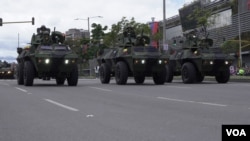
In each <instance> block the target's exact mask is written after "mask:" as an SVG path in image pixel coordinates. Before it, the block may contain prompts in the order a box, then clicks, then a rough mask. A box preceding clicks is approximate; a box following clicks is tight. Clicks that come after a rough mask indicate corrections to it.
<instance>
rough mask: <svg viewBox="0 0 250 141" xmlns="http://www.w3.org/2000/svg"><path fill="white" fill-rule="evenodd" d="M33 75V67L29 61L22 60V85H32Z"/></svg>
mask: <svg viewBox="0 0 250 141" xmlns="http://www.w3.org/2000/svg"><path fill="white" fill-rule="evenodd" d="M34 77H35V68H34V66H33V64H32V63H31V62H30V61H25V62H24V73H23V78H24V85H25V86H32V85H33V81H34Z"/></svg>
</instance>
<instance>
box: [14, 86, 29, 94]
mask: <svg viewBox="0 0 250 141" xmlns="http://www.w3.org/2000/svg"><path fill="white" fill-rule="evenodd" d="M15 88H16V89H18V90H19V91H22V92H25V93H27V90H25V89H22V88H18V87H15Z"/></svg>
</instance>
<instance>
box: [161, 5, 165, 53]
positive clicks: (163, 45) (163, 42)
mask: <svg viewBox="0 0 250 141" xmlns="http://www.w3.org/2000/svg"><path fill="white" fill-rule="evenodd" d="M162 24H163V25H162V27H163V29H162V34H163V39H162V47H163V49H164V47H165V45H166V1H165V0H163V22H162Z"/></svg>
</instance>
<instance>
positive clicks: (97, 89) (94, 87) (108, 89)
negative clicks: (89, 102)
mask: <svg viewBox="0 0 250 141" xmlns="http://www.w3.org/2000/svg"><path fill="white" fill-rule="evenodd" d="M89 88H92V89H97V90H102V91H107V92H111V91H112V90H109V89H103V88H98V87H89Z"/></svg>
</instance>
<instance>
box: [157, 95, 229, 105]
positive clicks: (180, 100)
mask: <svg viewBox="0 0 250 141" xmlns="http://www.w3.org/2000/svg"><path fill="white" fill-rule="evenodd" d="M157 98H158V99H163V100H169V101H175V102H186V103H196V104H204V105H210V106H220V107H226V106H227V105H223V104H217V103H209V102H197V101H190V100H182V99H173V98H167V97H157Z"/></svg>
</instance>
